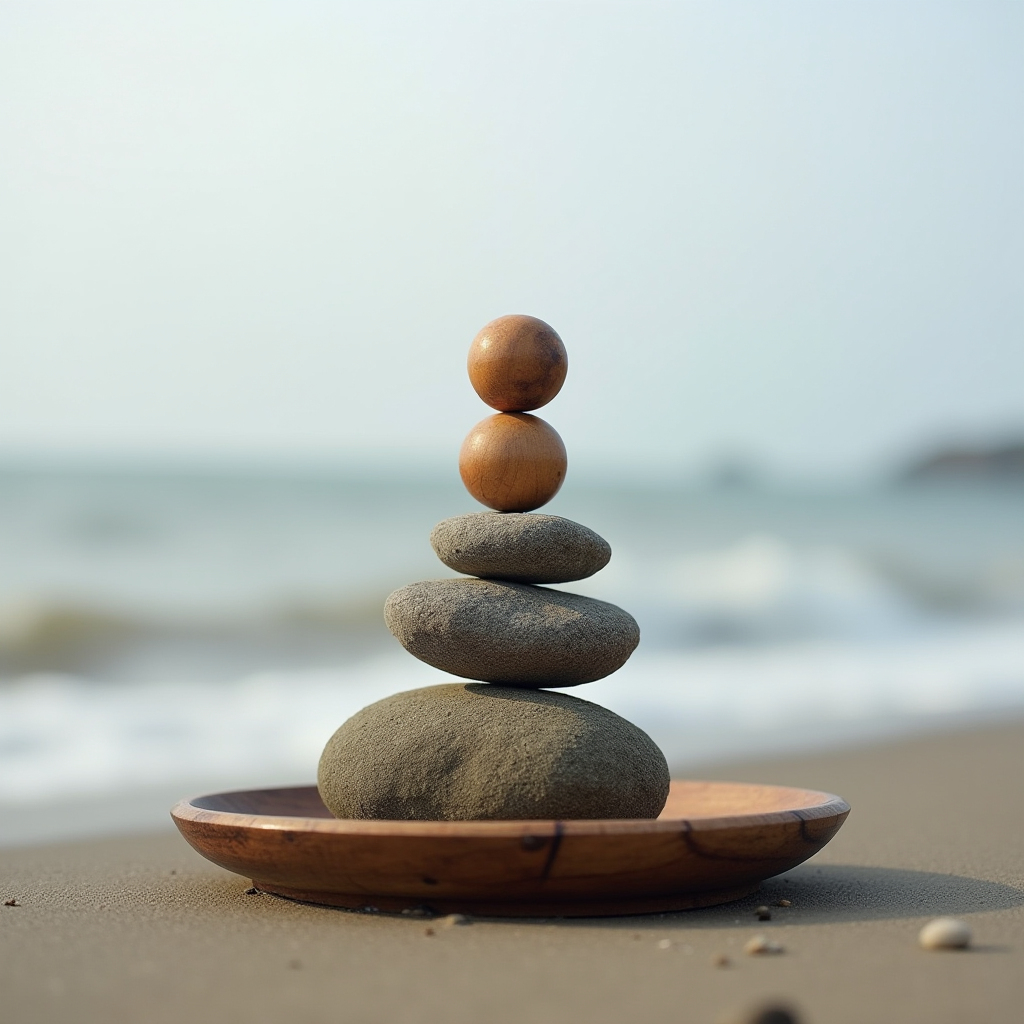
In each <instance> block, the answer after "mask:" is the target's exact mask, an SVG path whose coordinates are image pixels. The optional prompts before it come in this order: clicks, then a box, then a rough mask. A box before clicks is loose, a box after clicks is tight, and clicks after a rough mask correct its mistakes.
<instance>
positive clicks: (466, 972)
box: [0, 722, 1024, 1024]
mask: <svg viewBox="0 0 1024 1024" xmlns="http://www.w3.org/2000/svg"><path fill="white" fill-rule="evenodd" d="M701 774H702V775H703V776H704V777H708V778H723V779H743V780H748V781H755V782H771V783H780V784H791V785H797V786H806V787H812V788H817V789H825V790H829V791H831V792H835V793H839V794H841V795H842V796H844V797H846V798H847V799H848V800H849V801H850V803H851V804H852V806H853V812H852V814H851V815H850V818H849V820H848V821H847V823H846V825H845V826H844V827H843V829H842V830H841V831H840V833H839V835H838V836H837V837H836V838H835V839H834V840H833V841H832V843H831V844H830V845H829V846H828V847H827V848H826V849H825V851H824V852H823V853H821V854H820V855H819V856H818V857H816V858H815V859H814V860H812V861H811V862H809V863H808V864H806V865H804V866H802V867H800V868H798V869H796V870H794V871H792V872H789V873H788V874H787V875H784V876H781V877H779V878H776V879H773V880H771V881H769V882H767V883H765V885H764V886H763V887H762V889H761V891H760V893H758V894H757V895H756V896H754V897H751V898H749V899H747V900H744V901H742V902H740V903H735V904H730V905H728V906H723V907H718V908H712V909H709V910H700V911H689V912H686V913H679V914H668V915H664V916H648V917H633V918H619V919H603V920H583V921H581V920H575V921H536V922H521V921H517V922H510V921H484V920H478V921H475V922H473V923H472V924H470V925H468V926H464V927H453V928H443V927H440V926H439V925H438V923H437V922H434V923H433V924H431V922H428V921H423V920H418V919H410V918H401V917H387V916H382V915H364V914H353V913H347V912H344V911H338V910H328V909H321V908H317V907H310V906H303V905H299V904H294V903H289V902H287V901H285V900H280V899H277V898H275V897H272V896H267V895H246V894H245V889H246V887H247V884H248V883H247V882H246V881H245V880H244V879H241V878H239V877H237V876H233V875H230V874H228V873H226V872H224V871H221V870H220V869H218V868H216V867H214V866H213V865H210V864H207V863H206V862H205V861H203V860H202V859H201V858H200V857H198V856H197V855H196V854H194V853H193V852H192V851H191V850H190V849H189V848H188V847H187V846H186V845H185V843H184V842H183V841H182V840H181V839H180V838H179V837H178V836H177V833H175V832H173V831H167V832H164V833H161V834H156V835H152V836H144V837H132V838H126V839H118V840H110V839H107V840H102V841H88V842H79V843H72V844H66V845H54V846H48V847H38V848H35V849H18V850H8V851H2V852H0V902H2V901H3V900H7V899H12V898H16V899H17V900H18V901H19V902H20V904H21V905H20V906H17V907H7V906H0V1020H2V1021H4V1022H5V1024H7V1022H11V1024H23V1022H24V1024H28V1022H36V1021H39V1022H42V1021H54V1022H57V1021H61V1022H63V1021H68V1022H72V1021H74V1022H92V1021H104V1022H108V1024H116V1022H122V1021H124V1022H128V1021H131V1022H136V1021H147V1022H164V1021H168V1022H169V1021H182V1020H189V1021H214V1020H218V1021H219V1020H224V1021H247V1022H262V1021H267V1022H270V1021H274V1022H278V1021H282V1020H287V1021H292V1022H307V1021H309V1022H314V1021H317V1022H319V1021H343V1022H359V1024H363V1022H366V1024H378V1022H379V1024H407V1022H409V1024H411V1022H424V1021H429V1022H433V1021H444V1022H446V1024H463V1022H466V1024H469V1022H473V1024H478V1022H481V1021H485V1022H487V1024H506V1022H509V1024H512V1022H515V1024H523V1022H530V1024H548V1022H551V1024H554V1022H558V1024H565V1022H576V1021H581V1022H582V1021H586V1022H587V1024H602V1022H605V1021H608V1022H611V1021H615V1022H621V1021H630V1022H646V1021H655V1020H657V1021H666V1022H668V1021H679V1022H691V1021H692V1022H695V1024H696V1022H704V1021H706V1022H709V1024H714V1022H715V1021H717V1020H719V1019H721V1018H722V1017H723V1015H725V1014H728V1013H729V1012H731V1011H735V1010H738V1009H742V1008H743V1007H745V1006H749V1005H751V1004H756V1003H758V1002H760V1001H763V1000H765V999H779V1000H782V1001H785V1002H788V1003H789V1004H791V1005H793V1006H795V1007H796V1008H797V1009H798V1010H799V1011H800V1013H801V1020H803V1021H804V1022H805V1024H854V1022H856V1024H865V1022H871V1024H874V1022H878V1024H885V1022H889V1021H892V1022H895V1021H899V1022H901V1024H906V1022H912V1021H922V1022H924V1021H927V1022H929V1024H944V1022H949V1024H953V1022H956V1024H962V1022H964V1021H971V1022H972V1024H985V1022H989V1021H991V1022H997V1021H1000V1022H1001V1021H1014V1020H1021V1019H1024V786H1021V779H1022V777H1024V724H1022V723H1020V722H1015V723H1012V724H1008V725H1005V726H1000V727H996V728H989V729H984V730H975V731H969V732H963V733H956V734H952V735H944V736H930V737H926V738H916V739H910V740H903V741H900V742H896V743H891V744H887V745H883V746H877V747H873V748H868V749H860V750H856V751H843V752H839V753H835V754H816V755H814V756H805V757H799V758H791V759H787V760H773V761H766V762H757V763H747V764H730V765H724V766H719V767H718V768H716V769H713V770H708V771H706V772H702V773H701ZM779 899H786V900H789V901H790V902H791V904H792V905H791V906H789V907H773V908H772V914H773V916H772V920H771V921H768V922H764V923H761V922H758V921H756V920H755V917H754V914H753V909H754V907H755V906H757V905H758V904H762V903H765V904H772V903H775V902H776V901H777V900H779ZM945 914H952V915H957V916H962V917H964V918H965V919H966V920H968V921H969V922H970V924H971V927H972V928H973V930H974V936H975V945H974V948H973V949H971V950H970V951H967V952H963V953H929V952H925V951H923V950H921V949H919V948H918V946H917V942H916V936H917V932H918V930H919V928H920V927H921V925H922V924H923V923H924V922H925V921H926V920H927V919H928V918H930V917H933V916H936V915H945ZM428 927H433V929H434V931H435V933H436V934H435V935H433V936H431V935H428V934H426V931H427V928H428ZM758 933H764V934H766V935H768V936H769V937H770V938H771V939H773V940H775V941H777V942H779V943H781V944H782V945H783V946H784V948H785V952H784V953H783V954H781V955H778V956H769V957H758V958H755V957H750V956H747V955H745V954H744V953H743V951H742V950H743V944H744V943H745V942H746V941H747V940H748V939H749V938H750V937H751V936H753V935H755V934H758ZM722 955H724V956H727V957H728V958H729V959H730V965H729V966H725V967H721V966H715V965H714V963H713V961H714V959H715V958H716V957H719V956H722Z"/></svg>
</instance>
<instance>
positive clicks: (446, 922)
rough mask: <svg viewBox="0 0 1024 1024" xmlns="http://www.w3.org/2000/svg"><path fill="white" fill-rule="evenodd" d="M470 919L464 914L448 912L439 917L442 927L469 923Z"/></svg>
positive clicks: (453, 926)
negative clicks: (445, 915)
mask: <svg viewBox="0 0 1024 1024" xmlns="http://www.w3.org/2000/svg"><path fill="white" fill-rule="evenodd" d="M471 923H472V922H471V920H470V919H469V918H468V917H467V916H466V915H465V914H449V915H448V916H447V917H442V918H441V926H442V927H444V928H456V927H458V926H459V925H464V924H471Z"/></svg>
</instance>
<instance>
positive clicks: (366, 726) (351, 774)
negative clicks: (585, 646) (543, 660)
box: [317, 683, 669, 821]
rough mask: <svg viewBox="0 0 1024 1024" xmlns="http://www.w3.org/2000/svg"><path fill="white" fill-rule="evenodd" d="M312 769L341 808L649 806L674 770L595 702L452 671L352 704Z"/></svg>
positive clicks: (379, 812) (643, 812) (552, 810)
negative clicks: (447, 678)
mask: <svg viewBox="0 0 1024 1024" xmlns="http://www.w3.org/2000/svg"><path fill="white" fill-rule="evenodd" d="M317 781H318V785H319V789H320V796H321V798H322V799H323V801H324V803H325V804H326V805H327V807H328V808H329V809H330V811H331V812H332V813H333V814H335V815H336V816H337V817H339V818H374V819H389V820H409V819H416V820H423V821H466V820H474V819H485V820H486V819H491V820H494V819H502V820H510V819H511V820H522V819H536V818H542V819H556V820H557V819H571V818H656V817H657V816H658V814H659V813H660V812H661V809H662V808H663V807H664V806H665V800H666V799H667V797H668V786H669V773H668V766H667V765H666V763H665V757H664V755H663V754H662V752H661V751H660V750H659V749H658V747H657V746H656V745H655V743H654V741H653V740H652V739H651V738H650V737H649V736H648V735H647V734H646V733H645V732H643V731H642V730H641V729H638V728H637V727H636V726H635V725H633V724H632V723H631V722H627V721H626V720H625V719H624V718H620V717H619V716H618V715H616V714H613V713H612V712H611V711H608V710H606V709H605V708H602V707H600V706H599V705H597V704H591V703H590V702H589V701H585V700H580V699H579V698H577V697H570V696H569V695H568V694H565V693H549V692H546V691H542V690H518V689H511V688H508V687H504V686H490V685H487V684H481V683H449V684H447V685H442V686H428V687H426V688H425V689H422V690H411V691H409V692H407V693H398V694H395V695H394V696H393V697H387V698H385V699H384V700H381V701H378V702H377V703H376V704H371V705H370V706H369V707H366V708H363V710H362V711H360V712H358V713H357V714H355V715H353V716H352V717H351V718H350V719H349V720H348V721H347V722H345V724H344V725H343V726H342V727H341V728H340V729H338V731H337V732H336V733H335V734H334V735H333V736H332V737H331V739H330V740H329V742H328V743H327V746H326V748H325V749H324V752H323V756H322V757H321V758H320V768H319V772H318V775H317Z"/></svg>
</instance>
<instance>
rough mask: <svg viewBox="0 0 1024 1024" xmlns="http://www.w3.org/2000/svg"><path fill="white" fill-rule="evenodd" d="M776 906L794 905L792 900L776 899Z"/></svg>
mask: <svg viewBox="0 0 1024 1024" xmlns="http://www.w3.org/2000/svg"><path fill="white" fill-rule="evenodd" d="M775 906H777V907H791V906H793V904H792V902H791V901H790V900H776V901H775Z"/></svg>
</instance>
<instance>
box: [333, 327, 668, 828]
mask: <svg viewBox="0 0 1024 1024" xmlns="http://www.w3.org/2000/svg"><path fill="white" fill-rule="evenodd" d="M567 366H568V361H567V358H566V353H565V348H564V346H563V345H562V341H561V339H560V338H559V337H558V335H557V334H556V333H555V332H554V331H553V330H552V329H551V328H550V327H549V326H548V325H547V324H545V323H544V322H543V321H540V320H536V319H534V318H533V317H528V316H506V317H501V318H500V319H498V320H494V321H492V322H491V323H489V324H488V325H487V326H486V327H484V329H483V330H482V331H481V332H480V333H479V334H478V335H477V336H476V338H475V339H474V341H473V343H472V346H471V347H470V354H469V375H470V380H471V382H472V384H473V387H474V388H475V389H476V391H477V394H479V396H480V397H481V398H482V399H483V400H484V401H485V402H486V403H487V404H488V405H490V406H491V407H492V408H495V409H497V410H498V413H497V414H496V415H493V416H489V417H488V418H487V419H485V420H483V421H482V422H480V423H478V424H477V425H476V426H475V427H474V428H473V429H472V430H471V431H470V433H469V436H468V437H467V438H466V440H465V443H464V444H463V446H462V452H461V454H460V458H459V469H460V472H461V474H462V479H463V482H464V483H465V485H466V488H467V489H468V490H469V492H470V494H472V495H473V497H474V498H476V499H477V500H478V501H479V502H480V503H481V504H483V505H486V506H488V507H489V508H491V509H494V510H495V511H493V512H474V513H470V514H468V515H461V516H456V517H454V518H452V519H446V520H444V522H442V523H439V524H438V525H437V526H436V527H435V528H434V531H433V533H432V534H431V537H430V541H431V544H432V545H433V548H434V551H435V552H436V554H437V556H438V558H440V560H441V561H442V562H443V563H444V564H445V565H446V566H448V567H449V568H451V569H454V570H455V571H456V572H461V573H465V574H466V576H465V577H462V578H456V579H438V580H426V581H423V582H421V583H412V584H410V585H409V586H407V587H403V588H402V589H400V590H396V591H395V592H394V593H393V594H392V595H391V596H390V597H389V598H388V600H387V604H386V605H385V608H384V618H385V620H386V622H387V625H388V628H389V629H390V630H391V632H392V633H393V634H394V635H395V637H396V638H397V639H398V640H399V641H400V642H401V643H402V645H403V646H404V647H405V649H406V650H407V651H409V653H410V654H412V655H414V656H415V657H417V658H419V659H421V660H422V661H425V662H427V663H428V664H429V665H433V666H434V667H435V668H439V669H441V670H442V671H444V672H448V673H451V674H452V675H454V676H459V677H461V678H463V679H469V680H473V681H472V682H468V683H467V682H457V683H448V684H442V685H439V686H428V687H426V688H424V689H420V690H412V691H410V692H407V693H399V694H395V695H394V696H392V697H388V698H386V699H385V700H382V701H378V702H377V703H376V704H371V705H370V706H369V707H366V708H364V709H363V710H362V711H360V712H358V713H357V714H356V715H354V716H353V717H352V718H350V719H349V720H348V721H347V722H345V723H344V725H342V726H341V728H340V729H338V731H337V732H336V733H335V734H334V736H333V737H332V738H331V739H330V741H329V742H328V744H327V747H326V748H325V750H324V752H323V755H322V757H321V759H320V768H319V774H318V784H319V789H320V795H321V797H322V799H323V801H324V803H325V804H326V806H327V807H328V808H329V809H330V811H331V812H332V813H333V814H335V815H336V816H337V817H339V818H373V819H390V820H409V819H418V820H432V821H465V820H488V819H490V820H495V819H505V820H508V819H517V820H523V819H572V818H591V819H593V818H655V817H657V816H658V814H659V813H660V811H661V809H662V808H663V807H664V805H665V800H666V798H667V796H668V786H669V773H668V766H667V765H666V763H665V757H664V755H663V754H662V752H661V751H660V750H659V749H658V747H657V746H656V745H655V744H654V742H653V740H651V738H650V737H649V736H648V735H647V734H646V733H644V732H643V731H642V730H640V729H638V728H637V727H636V726H635V725H633V724H632V723H630V722H627V721H626V720H625V719H623V718H620V717H619V716H618V715H615V714H613V713H612V712H611V711H608V710H606V709H605V708H602V707H600V706H598V705H597V704H592V703H590V702H589V701H585V700H580V699H579V698H577V697H571V696H569V695H568V694H564V693H552V692H550V688H552V687H555V688H560V687H568V686H578V685H580V684H581V683H589V682H593V681H594V680H596V679H601V678H602V677H604V676H607V675H609V674H610V673H612V672H614V671H615V670H616V669H618V668H621V667H622V665H623V664H624V663H625V662H626V660H627V659H628V658H629V656H630V654H632V653H633V650H634V649H635V648H636V645H637V644H638V643H639V640H640V630H639V628H638V626H637V624H636V622H635V620H634V619H633V617H632V616H631V615H629V614H628V613H627V612H625V611H623V610H622V609H621V608H617V607H616V606H615V605H612V604H607V603H606V602H604V601H597V600H594V599H593V598H589V597H582V596H580V595H578V594H570V593H566V592H564V591H562V590H552V589H550V588H549V587H545V586H544V584H551V583H569V582H571V581H573V580H581V579H585V578H586V577H588V576H592V575H593V574H594V573H596V572H597V571H598V570H599V569H602V568H603V567H604V566H605V565H606V564H607V563H608V560H609V559H610V557H611V548H610V547H609V546H608V544H607V543H606V542H605V541H604V540H603V539H602V538H601V537H599V536H598V535H597V534H596V533H594V532H593V531H592V530H589V529H587V527H585V526H581V525H579V524H578V523H574V522H571V521H570V520H568V519H561V518H559V517H557V516H552V515H543V514H537V513H534V512H533V510H534V509H537V508H539V507H540V506H542V505H544V504H545V503H546V502H548V501H550V500H551V498H552V497H554V495H555V493H556V492H557V491H558V489H559V487H561V484H562V481H563V480H564V478H565V469H566V456H565V447H564V446H563V444H562V440H561V438H560V437H559V436H558V434H557V433H556V432H555V431H554V430H553V429H552V428H551V427H550V426H549V425H548V424H547V423H545V422H544V420H542V419H540V418H539V417H537V416H531V415H530V414H529V410H531V409H537V408H539V407H540V406H542V405H545V404H546V403H547V402H549V401H550V400H551V399H552V398H554V397H555V395H556V394H558V391H559V390H560V388H561V386H562V382H563V381H564V379H565V374H566V369H567Z"/></svg>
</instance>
